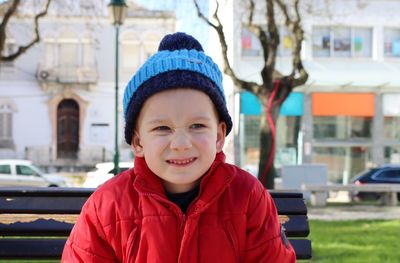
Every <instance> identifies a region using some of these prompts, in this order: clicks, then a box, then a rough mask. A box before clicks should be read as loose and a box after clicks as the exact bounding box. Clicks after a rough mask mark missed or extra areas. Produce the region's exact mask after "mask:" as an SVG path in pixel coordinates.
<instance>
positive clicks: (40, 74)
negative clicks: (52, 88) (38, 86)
mask: <svg viewBox="0 0 400 263" xmlns="http://www.w3.org/2000/svg"><path fill="white" fill-rule="evenodd" d="M36 78H37V79H38V80H39V81H40V82H55V83H63V84H64V83H71V84H73V83H77V84H94V83H97V81H98V72H97V67H96V66H93V67H83V66H54V67H45V66H41V65H40V66H39V67H38V70H37V73H36Z"/></svg>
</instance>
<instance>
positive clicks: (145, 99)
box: [62, 33, 295, 263]
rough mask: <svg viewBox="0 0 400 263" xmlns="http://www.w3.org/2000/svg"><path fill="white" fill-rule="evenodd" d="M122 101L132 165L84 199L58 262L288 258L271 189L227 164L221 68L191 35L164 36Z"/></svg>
mask: <svg viewBox="0 0 400 263" xmlns="http://www.w3.org/2000/svg"><path fill="white" fill-rule="evenodd" d="M123 104H124V112H125V119H126V126H125V139H126V141H127V143H129V144H131V145H132V149H133V151H134V153H135V156H136V157H135V166H134V168H133V169H130V170H128V171H126V172H123V173H121V174H119V175H118V176H116V177H114V178H113V179H111V180H109V181H108V182H107V183H105V184H104V185H103V186H102V187H100V188H99V189H98V190H97V191H96V192H95V193H94V194H93V195H92V196H91V197H90V198H89V200H88V201H87V203H86V204H85V205H84V207H83V209H82V212H81V215H80V217H79V219H78V221H77V223H76V225H75V226H74V229H73V230H72V232H71V235H70V237H69V239H68V241H67V243H66V245H65V249H64V252H63V257H62V261H63V262H163V263H173V262H182V263H183V262H224V263H225V262H257V263H258V262H279V263H281V262H295V253H294V251H293V248H292V247H291V245H290V244H289V243H288V242H287V240H286V239H285V237H284V235H281V228H280V224H279V220H278V216H277V212H276V208H275V205H274V203H273V201H272V198H271V197H270V195H269V194H268V192H267V191H265V189H264V187H263V186H262V185H261V184H260V183H259V182H258V181H257V179H256V178H254V177H253V176H251V175H250V174H248V173H246V172H244V171H243V170H241V169H239V168H237V167H235V166H233V165H230V164H227V163H225V155H224V153H223V152H222V148H223V145H224V141H225V136H226V135H227V134H228V133H229V132H230V131H231V129H232V121H231V118H230V116H229V113H228V111H227V108H226V102H225V97H224V92H223V87H222V74H221V72H220V70H219V68H218V66H217V65H216V64H215V63H214V62H213V61H212V59H211V58H210V57H208V56H207V55H205V54H204V52H203V49H202V47H201V45H200V43H199V42H198V41H197V40H196V39H194V38H193V37H191V36H189V35H186V34H184V33H175V34H172V35H167V36H165V37H164V38H163V40H162V41H161V43H160V46H159V51H158V52H157V53H156V54H155V55H153V56H152V57H150V58H149V59H148V60H147V61H146V63H145V64H144V65H143V66H142V67H141V68H140V69H139V70H138V72H137V73H136V74H135V75H134V76H133V78H132V79H131V81H130V82H129V83H128V85H127V87H126V90H125V94H124V103H123Z"/></svg>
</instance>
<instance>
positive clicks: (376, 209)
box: [307, 205, 400, 221]
mask: <svg viewBox="0 0 400 263" xmlns="http://www.w3.org/2000/svg"><path fill="white" fill-rule="evenodd" d="M307 209H308V218H309V219H311V220H327V221H329V220H361V219H371V220H378V219H385V220H396V219H397V220H400V206H396V207H390V206H378V205H376V206H373V205H354V206H331V207H311V206H308V207H307Z"/></svg>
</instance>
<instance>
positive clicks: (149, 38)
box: [143, 34, 161, 59]
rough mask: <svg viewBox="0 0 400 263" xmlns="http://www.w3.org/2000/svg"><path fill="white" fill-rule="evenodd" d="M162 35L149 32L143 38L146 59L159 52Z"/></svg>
mask: <svg viewBox="0 0 400 263" xmlns="http://www.w3.org/2000/svg"><path fill="white" fill-rule="evenodd" d="M160 40H161V38H160V36H159V35H156V34H148V35H146V36H145V37H144V39H143V47H144V54H145V59H147V58H149V57H150V56H151V55H153V54H154V53H156V52H157V49H158V43H160Z"/></svg>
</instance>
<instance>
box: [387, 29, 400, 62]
mask: <svg viewBox="0 0 400 263" xmlns="http://www.w3.org/2000/svg"><path fill="white" fill-rule="evenodd" d="M384 56H385V57H389V58H390V57H400V29H394V28H386V29H385V32H384Z"/></svg>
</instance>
